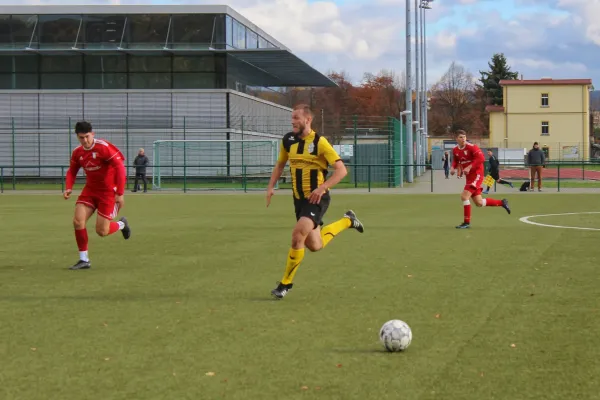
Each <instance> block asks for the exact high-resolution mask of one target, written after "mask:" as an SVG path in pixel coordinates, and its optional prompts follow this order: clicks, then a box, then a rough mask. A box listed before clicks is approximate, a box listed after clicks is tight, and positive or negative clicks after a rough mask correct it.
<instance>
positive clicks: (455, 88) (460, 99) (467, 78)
mask: <svg viewBox="0 0 600 400" xmlns="http://www.w3.org/2000/svg"><path fill="white" fill-rule="evenodd" d="M475 89H476V85H475V80H474V78H473V75H472V74H471V73H470V72H468V71H467V70H466V69H465V68H464V67H463V66H462V65H460V64H457V63H456V62H452V64H451V65H450V67H449V68H448V71H446V73H445V74H444V75H443V76H442V78H441V79H440V81H439V82H437V83H436V84H435V85H433V87H432V90H431V93H432V97H433V99H434V105H433V106H432V112H431V114H432V115H431V117H432V128H433V130H432V129H430V131H433V132H435V133H437V134H445V133H449V132H454V131H456V130H457V129H465V130H470V128H471V126H472V125H473V117H474V115H473V111H474V110H473V107H474V104H475V103H476V96H475Z"/></svg>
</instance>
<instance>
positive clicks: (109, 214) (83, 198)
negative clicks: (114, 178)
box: [75, 188, 119, 219]
mask: <svg viewBox="0 0 600 400" xmlns="http://www.w3.org/2000/svg"><path fill="white" fill-rule="evenodd" d="M75 204H85V205H86V206H88V207H90V208H92V209H94V210H97V211H98V215H100V216H101V217H104V218H106V219H114V218H115V217H116V216H117V214H119V206H118V205H117V204H116V203H115V194H114V192H113V193H111V192H108V193H93V192H91V191H89V190H86V189H85V188H84V189H83V191H82V192H81V194H80V195H79V197H78V198H77V201H76V202H75Z"/></svg>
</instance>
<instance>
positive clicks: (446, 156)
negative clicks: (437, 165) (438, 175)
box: [442, 151, 450, 179]
mask: <svg viewBox="0 0 600 400" xmlns="http://www.w3.org/2000/svg"><path fill="white" fill-rule="evenodd" d="M442 161H443V162H444V174H446V179H450V155H449V154H448V152H447V151H445V152H444V155H443V156H442Z"/></svg>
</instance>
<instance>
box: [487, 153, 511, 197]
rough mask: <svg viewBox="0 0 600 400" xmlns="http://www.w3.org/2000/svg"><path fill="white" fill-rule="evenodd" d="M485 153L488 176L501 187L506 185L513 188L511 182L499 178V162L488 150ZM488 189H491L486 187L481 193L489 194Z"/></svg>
mask: <svg viewBox="0 0 600 400" xmlns="http://www.w3.org/2000/svg"><path fill="white" fill-rule="evenodd" d="M487 153H488V157H489V158H488V163H489V164H490V171H489V172H490V176H491V177H492V178H494V180H495V181H496V182H498V183H499V184H501V185H508V186H510V187H511V188H512V187H514V186H513V184H512V182H509V181H505V180H504V179H502V178H500V161H498V159H497V158H496V156H495V155H494V153H493V152H492V150H489V149H488V151H487ZM490 189H491V187H490V186H488V187H487V188H486V189H485V191H484V192H483V194H488V193H489V192H490Z"/></svg>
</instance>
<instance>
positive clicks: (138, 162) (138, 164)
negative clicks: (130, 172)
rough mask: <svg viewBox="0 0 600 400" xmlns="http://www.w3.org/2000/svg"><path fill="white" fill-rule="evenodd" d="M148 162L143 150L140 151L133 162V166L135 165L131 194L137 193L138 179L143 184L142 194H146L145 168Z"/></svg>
mask: <svg viewBox="0 0 600 400" xmlns="http://www.w3.org/2000/svg"><path fill="white" fill-rule="evenodd" d="M149 163H150V161H149V160H148V157H146V155H145V153H144V149H140V150H139V152H138V155H137V157H136V158H135V160H133V165H135V182H134V184H133V190H132V192H134V193H135V192H137V191H138V179H141V180H142V182H144V193H147V192H148V181H147V179H146V167H147V166H148V164H149Z"/></svg>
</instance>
